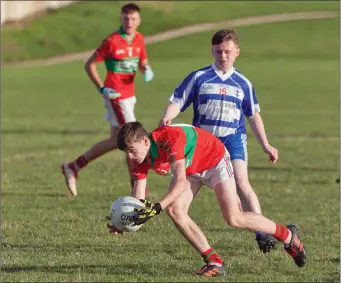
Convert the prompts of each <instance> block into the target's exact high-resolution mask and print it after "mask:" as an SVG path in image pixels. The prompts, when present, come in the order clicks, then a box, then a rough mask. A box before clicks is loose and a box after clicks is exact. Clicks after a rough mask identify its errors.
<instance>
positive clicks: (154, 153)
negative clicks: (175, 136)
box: [148, 134, 159, 166]
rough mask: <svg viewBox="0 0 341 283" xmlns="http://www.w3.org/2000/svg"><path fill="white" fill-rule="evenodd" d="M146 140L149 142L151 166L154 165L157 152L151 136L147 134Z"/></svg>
mask: <svg viewBox="0 0 341 283" xmlns="http://www.w3.org/2000/svg"><path fill="white" fill-rule="evenodd" d="M148 138H149V140H150V155H151V158H152V164H151V166H153V165H154V160H155V158H156V157H158V155H159V154H158V151H157V146H156V143H155V141H154V140H153V137H152V135H151V134H148Z"/></svg>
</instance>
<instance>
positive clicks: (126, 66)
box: [95, 27, 147, 99]
mask: <svg viewBox="0 0 341 283" xmlns="http://www.w3.org/2000/svg"><path fill="white" fill-rule="evenodd" d="M95 58H96V61H97V62H102V61H104V62H105V66H106V69H107V76H106V79H105V82H104V86H106V87H110V88H112V89H114V90H116V91H118V92H120V93H121V96H120V97H119V98H118V99H125V98H129V97H132V96H134V93H135V89H134V78H135V74H136V71H137V69H138V64H139V62H141V61H144V60H145V59H147V51H146V46H145V43H144V37H143V35H142V34H141V33H139V32H136V33H135V36H134V38H133V40H132V41H131V42H130V41H128V39H127V35H126V34H125V33H124V31H123V29H122V27H121V28H120V29H119V30H118V31H116V32H114V33H112V34H111V35H109V36H108V37H107V38H105V39H104V40H103V42H102V44H101V45H100V46H99V47H98V48H97V49H96V51H95Z"/></svg>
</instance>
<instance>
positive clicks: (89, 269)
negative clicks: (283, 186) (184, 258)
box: [0, 262, 160, 276]
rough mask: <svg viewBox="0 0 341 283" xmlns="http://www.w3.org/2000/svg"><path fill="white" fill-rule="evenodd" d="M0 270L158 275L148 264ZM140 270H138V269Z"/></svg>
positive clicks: (2, 270) (8, 268)
mask: <svg viewBox="0 0 341 283" xmlns="http://www.w3.org/2000/svg"><path fill="white" fill-rule="evenodd" d="M0 270H1V272H7V273H16V272H18V273H19V272H42V273H49V272H50V273H65V274H68V273H74V272H79V271H82V272H84V273H98V272H100V273H101V274H107V275H120V276H122V275H132V274H138V273H139V272H142V271H143V274H145V275H154V276H155V275H158V274H159V272H160V271H158V270H153V269H150V264H148V263H146V264H144V263H141V262H139V263H136V264H116V263H115V264H113V265H102V264H101V265H92V264H90V265H56V266H50V265H42V266H17V265H14V266H2V268H1V269H0ZM139 270H140V271H139Z"/></svg>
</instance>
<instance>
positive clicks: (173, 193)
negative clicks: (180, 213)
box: [160, 159, 186, 209]
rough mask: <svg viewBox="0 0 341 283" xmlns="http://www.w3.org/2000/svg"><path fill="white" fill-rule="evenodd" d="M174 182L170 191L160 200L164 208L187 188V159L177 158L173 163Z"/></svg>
mask: <svg viewBox="0 0 341 283" xmlns="http://www.w3.org/2000/svg"><path fill="white" fill-rule="evenodd" d="M171 171H172V173H173V182H172V184H171V187H170V188H169V191H168V193H167V194H166V195H165V196H164V197H163V199H162V200H161V201H160V205H161V207H162V209H165V208H166V207H167V206H168V205H170V204H171V203H172V202H173V201H175V200H176V199H177V198H178V197H179V196H180V195H181V194H182V193H183V192H184V191H185V189H186V165H185V159H179V160H175V161H174V162H172V164H171Z"/></svg>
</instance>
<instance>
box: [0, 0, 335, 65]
mask: <svg viewBox="0 0 341 283" xmlns="http://www.w3.org/2000/svg"><path fill="white" fill-rule="evenodd" d="M127 2H128V1H82V2H80V3H76V4H74V5H72V6H70V7H65V8H63V9H60V10H57V11H54V12H51V14H50V15H49V16H45V17H42V18H38V19H37V20H35V21H32V22H30V21H29V22H27V23H25V25H23V24H18V25H10V26H8V27H6V26H5V27H4V28H3V29H2V32H1V39H2V60H3V61H4V62H13V61H22V60H30V59H36V58H46V57H50V56H55V55H59V54H65V53H70V52H78V51H85V50H91V49H94V48H96V47H97V46H98V45H99V44H100V42H101V41H102V39H103V38H104V37H105V36H107V35H108V34H110V33H111V32H112V31H114V30H116V29H117V27H118V26H119V14H120V7H121V5H122V4H123V3H127ZM138 4H139V5H140V6H141V8H142V10H141V13H142V25H141V29H140V30H141V32H143V33H144V34H145V35H151V34H155V33H157V32H161V31H165V30H168V29H172V28H178V27H182V26H183V25H190V24H197V23H200V22H217V21H222V20H228V19H229V20H231V19H236V18H240V17H247V16H257V15H266V14H275V13H290V12H302V11H320V10H323V11H339V7H340V4H339V2H336V1H295V2H294V1H274V2H271V1H213V3H212V1H199V2H196V1H167V2H165V1H159V2H158V1H143V2H138ZM188 15H191V16H190V17H189V16H188Z"/></svg>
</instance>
